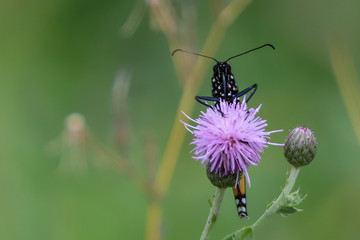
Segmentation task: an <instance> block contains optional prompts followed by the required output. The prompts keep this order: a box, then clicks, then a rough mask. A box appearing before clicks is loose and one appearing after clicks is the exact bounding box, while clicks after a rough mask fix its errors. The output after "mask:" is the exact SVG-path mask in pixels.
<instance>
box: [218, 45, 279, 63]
mask: <svg viewBox="0 0 360 240" xmlns="http://www.w3.org/2000/svg"><path fill="white" fill-rule="evenodd" d="M266 46H268V47H271V48H272V49H274V50H275V47H274V46H273V45H271V44H269V43H268V44H264V45H262V46H260V47H257V48H254V49H251V50H248V51H246V52H243V53H240V54H238V55H235V56H232V57H231V58H229V59H228V60H226V61H225V62H228V61H229V60H230V59H233V58H236V57H239V56H241V55H244V54H247V53H249V52H252V51H255V50H258V49H260V48H263V47H266Z"/></svg>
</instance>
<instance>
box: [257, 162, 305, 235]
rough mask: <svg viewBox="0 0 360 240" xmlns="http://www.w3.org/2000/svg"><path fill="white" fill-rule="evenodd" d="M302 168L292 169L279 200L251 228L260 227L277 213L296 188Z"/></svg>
mask: <svg viewBox="0 0 360 240" xmlns="http://www.w3.org/2000/svg"><path fill="white" fill-rule="evenodd" d="M299 171H300V168H296V167H292V168H291V171H290V174H289V177H288V179H287V181H286V184H285V187H284V188H283V190H282V191H281V193H280V195H279V196H278V198H277V199H276V200H275V201H274V202H273V203H272V204H271V205H270V207H268V208H267V209H266V210H265V212H264V213H263V215H261V217H259V218H258V220H257V221H256V222H255V223H253V225H251V227H252V228H253V229H254V228H255V227H256V226H258V225H259V223H260V222H261V221H262V220H263V219H264V218H265V217H267V216H270V215H271V214H273V213H275V212H276V211H277V210H278V208H279V206H280V205H281V204H282V203H283V202H284V201H285V196H287V195H289V194H290V192H291V190H292V188H293V187H294V184H295V181H296V178H297V176H298V174H299Z"/></svg>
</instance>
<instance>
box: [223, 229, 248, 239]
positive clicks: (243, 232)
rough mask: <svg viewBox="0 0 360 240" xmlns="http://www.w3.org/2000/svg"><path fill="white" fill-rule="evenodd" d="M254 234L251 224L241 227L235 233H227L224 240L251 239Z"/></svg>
mask: <svg viewBox="0 0 360 240" xmlns="http://www.w3.org/2000/svg"><path fill="white" fill-rule="evenodd" d="M253 236H254V230H253V228H252V227H251V226H249V227H243V228H241V229H240V230H238V231H236V232H235V233H233V234H231V235H228V236H226V237H225V238H224V240H251V239H253Z"/></svg>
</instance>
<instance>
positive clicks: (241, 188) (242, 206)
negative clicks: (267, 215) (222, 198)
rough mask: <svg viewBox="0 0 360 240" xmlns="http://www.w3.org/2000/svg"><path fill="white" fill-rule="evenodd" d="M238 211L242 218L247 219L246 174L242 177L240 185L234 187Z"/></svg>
mask: <svg viewBox="0 0 360 240" xmlns="http://www.w3.org/2000/svg"><path fill="white" fill-rule="evenodd" d="M233 192H234V198H235V203H236V210H237V212H238V215H239V217H240V218H247V217H248V214H247V208H246V180H245V176H244V174H242V176H241V177H240V180H239V183H238V184H236V186H235V187H233Z"/></svg>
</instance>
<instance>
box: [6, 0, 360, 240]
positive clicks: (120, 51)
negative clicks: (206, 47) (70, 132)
mask: <svg viewBox="0 0 360 240" xmlns="http://www.w3.org/2000/svg"><path fill="white" fill-rule="evenodd" d="M173 3H174V6H175V11H179V10H178V9H177V7H179V6H182V5H183V4H189V5H191V6H193V7H194V8H195V15H196V20H197V22H196V23H195V24H194V26H196V29H195V30H196V33H197V38H196V39H195V42H194V43H195V47H194V49H195V50H196V51H198V52H199V51H201V49H202V46H203V44H204V41H205V38H206V36H207V33H208V31H209V29H210V27H211V24H212V22H213V21H214V16H213V15H212V13H211V9H210V7H209V2H208V1H201V2H198V3H196V4H194V3H192V1H190V0H188V1H186V0H178V1H173ZM133 6H134V3H133V2H131V1H126V2H125V1H113V0H105V1H84V0H76V1H74V0H52V1H42V0H38V1H20V0H13V1H10V0H2V1H1V2H0V30H1V32H0V34H1V37H0V109H1V114H0V123H1V124H0V133H1V137H0V157H1V161H0V239H26V240H28V239H86V240H89V239H143V238H144V235H145V222H146V221H145V218H146V211H147V204H148V198H147V196H146V195H145V194H143V193H141V192H140V191H139V190H138V189H137V188H136V187H135V186H134V185H133V183H132V181H130V180H129V178H128V177H127V176H126V175H124V174H123V173H121V172H119V171H118V170H117V169H115V168H112V167H107V166H101V167H99V166H98V165H99V164H96V163H95V162H96V160H94V159H95V157H91V156H90V157H86V161H89V162H88V165H87V166H88V167H87V168H86V169H85V170H81V171H80V173H79V171H71V169H70V170H69V171H65V172H64V171H59V165H61V161H62V159H64V154H62V155H61V152H62V151H66V149H65V150H64V149H62V148H63V147H61V146H60V148H61V149H60V154H56V153H55V154H54V151H49V144H50V145H51V143H54V141H55V146H57V144H59V143H56V142H60V145H61V135H62V132H63V131H64V121H65V118H66V117H67V116H68V115H69V114H71V113H73V112H78V113H81V114H82V115H83V116H84V118H85V121H86V124H87V127H88V129H89V131H91V132H92V134H94V135H96V136H97V138H98V139H100V140H101V141H102V142H104V143H106V145H108V146H109V148H112V149H115V151H118V152H120V153H121V154H122V152H121V151H120V150H119V148H118V147H117V145H116V143H114V142H116V141H114V138H115V137H114V124H116V123H114V112H113V107H114V106H113V105H112V95H111V94H112V89H113V84H114V79H115V77H116V74H117V72H118V71H119V70H121V69H126V70H128V71H129V72H131V85H130V89H129V92H128V97H127V101H126V104H127V109H128V110H127V111H128V113H129V115H128V117H129V121H130V124H129V126H131V132H132V135H131V138H130V140H129V141H130V144H129V145H130V147H129V148H127V151H126V152H127V153H126V156H127V157H128V158H131V159H132V161H133V163H134V165H136V166H137V167H138V168H139V169H141V170H142V171H144V172H145V171H147V168H146V166H145V165H146V164H145V163H144V156H145V152H144V141H146V140H144V139H147V136H148V135H150V136H153V137H152V138H151V139H152V140H151V141H152V142H154V143H155V144H156V148H155V150H154V152H156V153H157V155H158V156H159V159H161V156H162V155H163V153H164V150H165V147H166V143H167V141H168V138H169V134H170V131H171V128H172V125H173V122H174V118H175V115H176V112H177V109H178V105H179V100H180V97H181V93H182V86H183V84H182V83H180V82H179V81H178V80H177V76H176V73H175V69H174V66H173V64H172V62H171V56H170V51H169V45H168V42H167V40H166V37H165V36H164V34H163V33H161V32H159V31H154V30H153V28H152V27H150V26H149V25H150V24H149V22H150V17H149V11H148V10H149V9H148V8H145V9H144V17H143V19H142V21H141V22H140V24H139V27H138V28H137V29H136V31H135V32H134V34H133V35H132V36H130V37H129V38H125V37H123V36H122V35H121V28H122V26H123V24H124V23H125V22H126V19H127V18H128V16H129V14H130V12H131V11H132V9H133ZM359 10H360V2H359V1H356V0H346V1H335V0H330V1H320V0H316V1H309V0H305V1H286V0H276V1H254V2H252V3H251V4H250V5H249V6H248V7H247V8H246V9H245V11H244V12H243V13H242V14H241V15H240V16H239V17H238V18H237V19H236V21H235V22H234V23H233V24H232V25H231V27H230V28H229V29H228V31H227V34H226V35H225V37H224V39H223V41H222V43H221V45H220V47H219V49H218V51H217V53H216V56H214V57H216V58H217V59H219V60H222V59H226V58H228V57H230V56H232V55H235V54H237V53H240V52H243V51H245V50H248V49H251V48H254V47H257V46H259V45H262V44H264V43H272V44H273V45H275V46H276V47H277V49H276V51H271V49H263V50H261V51H259V52H256V53H252V54H249V55H246V56H243V57H241V58H237V59H233V60H232V61H231V65H232V69H233V73H234V75H235V79H236V80H237V83H238V85H239V87H240V88H245V87H247V86H250V85H251V84H253V83H255V82H256V83H258V85H259V89H258V92H257V93H256V94H255V96H254V97H253V99H252V100H251V102H250V106H251V107H256V106H258V104H260V103H262V104H263V107H262V109H261V112H260V114H261V116H262V117H263V118H264V119H267V120H268V123H269V127H268V129H269V130H273V129H284V130H285V131H284V132H283V133H277V134H274V136H273V138H272V141H273V142H282V141H284V139H285V137H286V135H287V133H288V130H290V129H292V128H294V127H296V126H297V125H302V124H305V125H306V126H308V127H309V128H310V129H312V130H313V131H314V132H315V135H316V137H317V140H318V143H319V146H318V155H317V157H316V158H315V160H314V162H313V163H311V165H309V166H307V167H304V169H302V171H301V172H300V176H299V178H298V181H297V186H301V192H302V193H306V194H307V195H308V197H307V199H306V200H305V201H304V202H303V204H302V205H301V208H303V209H304V211H303V212H301V213H299V214H296V215H292V216H289V217H286V218H284V217H280V216H272V217H271V218H269V219H267V221H266V222H265V223H264V224H263V225H262V226H261V227H260V228H259V229H258V231H256V233H255V234H256V235H255V237H256V239H358V238H359V236H360V229H359V222H360V217H359V216H360V207H359V202H360V191H359V189H360V177H359V170H360V161H359V159H360V149H359V142H358V140H357V138H356V134H355V132H354V129H353V127H352V124H351V121H350V118H349V116H348V114H347V111H346V107H345V105H344V102H343V99H342V98H341V95H340V91H339V89H338V87H337V84H336V80H335V77H334V75H333V71H332V68H331V64H330V60H329V53H328V44H329V39H331V38H333V37H334V36H335V37H341V38H342V39H345V42H346V43H347V47H348V48H349V49H350V50H351V54H352V57H353V60H354V64H355V67H357V69H359V68H360V65H359V60H360V48H359V42H360V27H359V23H360V14H359ZM178 47H183V46H178ZM204 54H206V53H204ZM179 55H180V54H179ZM176 57H178V58H181V56H176ZM194 60H196V57H194ZM358 72H359V71H358ZM210 78H211V68H209V69H208V71H207V75H206V78H205V81H204V84H202V87H201V89H200V93H199V94H200V95H209V94H210V90H211V84H210ZM124 101H125V100H124ZM203 109H204V107H203V106H201V105H200V104H196V105H195V112H194V114H192V116H194V117H196V115H197V114H198V113H199V111H200V110H203ZM115 120H116V119H115ZM179 124H180V123H179ZM358 124H360V122H359V123H358ZM59 139H60V140H59ZM190 141H191V136H190V134H187V137H186V139H185V144H184V146H183V148H182V150H181V152H182V153H181V156H180V159H179V162H178V165H177V168H176V170H175V175H174V179H173V181H172V183H171V187H170V190H169V192H168V195H167V196H166V197H165V199H164V202H163V204H164V208H163V222H162V230H161V236H162V239H198V238H199V236H200V234H201V231H202V229H203V227H204V224H205V220H206V218H207V215H208V211H209V205H208V202H207V199H208V198H211V197H212V194H213V192H214V187H213V186H211V185H210V184H209V182H208V180H207V179H206V177H205V174H204V169H203V168H202V167H201V165H200V164H199V163H198V162H195V161H193V160H192V159H191V154H190V153H189V151H190V150H191V149H192V147H191V146H189V145H188V143H189V142H190ZM50 148H51V147H50ZM55 148H56V147H55ZM85 151H87V150H85ZM55 152H57V151H55ZM89 155H91V153H90V154H89ZM65 158H66V157H65ZM158 164H159V162H157V166H158ZM100 165H101V164H100ZM103 165H106V164H103ZM289 169H290V166H289V165H288V163H287V162H286V161H285V160H284V158H283V155H282V149H281V148H280V147H274V146H271V147H269V148H268V149H267V150H266V151H265V153H264V154H263V155H262V162H261V164H260V165H259V166H258V167H252V168H251V169H250V176H251V179H252V187H251V188H250V189H248V212H249V215H250V220H249V221H247V220H240V219H239V218H238V216H237V214H236V210H235V204H234V200H233V196H232V193H231V191H227V193H226V196H225V199H224V201H223V206H222V212H221V216H220V219H219V221H218V222H217V224H216V225H215V227H214V229H213V232H212V234H211V239H221V238H222V237H224V236H225V235H227V234H229V233H230V232H233V231H234V230H236V229H238V228H239V227H240V226H242V225H243V224H250V223H252V222H253V221H254V220H255V219H257V218H258V217H259V216H260V215H261V214H262V212H263V211H264V209H265V206H266V205H267V204H268V203H269V202H270V201H271V200H273V199H274V198H275V197H276V196H277V195H278V194H279V192H280V188H281V187H282V186H283V184H284V180H285V177H286V172H287V171H288V170H289Z"/></svg>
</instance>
